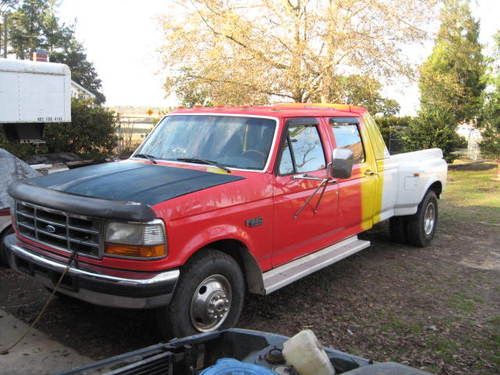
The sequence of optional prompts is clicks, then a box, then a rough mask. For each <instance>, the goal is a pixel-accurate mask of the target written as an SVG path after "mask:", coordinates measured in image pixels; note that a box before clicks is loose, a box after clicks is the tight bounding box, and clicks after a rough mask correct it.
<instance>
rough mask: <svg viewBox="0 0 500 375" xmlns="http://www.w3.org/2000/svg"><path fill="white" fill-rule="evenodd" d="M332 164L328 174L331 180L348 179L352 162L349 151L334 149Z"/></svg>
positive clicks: (351, 155)
mask: <svg viewBox="0 0 500 375" xmlns="http://www.w3.org/2000/svg"><path fill="white" fill-rule="evenodd" d="M332 161H333V162H332V164H331V165H330V168H329V172H330V176H331V177H333V178H349V177H351V174H352V164H353V162H354V158H353V154H352V151H351V150H348V149H346V148H336V149H334V150H333V153H332Z"/></svg>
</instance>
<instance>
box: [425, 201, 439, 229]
mask: <svg viewBox="0 0 500 375" xmlns="http://www.w3.org/2000/svg"><path fill="white" fill-rule="evenodd" d="M435 222H436V208H435V207H434V203H432V202H431V203H429V204H428V205H427V207H426V209H425V213H424V232H425V234H426V235H427V236H429V235H430V234H431V233H432V231H433V229H434V224H435Z"/></svg>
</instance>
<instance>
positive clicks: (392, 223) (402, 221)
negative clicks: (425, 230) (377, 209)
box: [389, 216, 408, 244]
mask: <svg viewBox="0 0 500 375" xmlns="http://www.w3.org/2000/svg"><path fill="white" fill-rule="evenodd" d="M407 231H408V220H407V218H406V217H404V216H393V217H391V218H390V219H389V235H390V237H391V241H393V242H396V243H400V244H405V243H408V235H407Z"/></svg>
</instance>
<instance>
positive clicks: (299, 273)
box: [262, 236, 370, 294]
mask: <svg viewBox="0 0 500 375" xmlns="http://www.w3.org/2000/svg"><path fill="white" fill-rule="evenodd" d="M368 246H370V241H363V240H360V239H358V236H353V237H350V238H348V239H346V240H344V241H341V242H338V243H336V244H334V245H332V246H329V247H327V248H324V249H323V250H320V251H317V252H315V253H312V254H310V255H306V256H304V257H302V258H299V259H296V260H294V261H292V262H290V263H287V264H284V265H282V266H279V267H277V268H274V269H272V270H270V271H267V272H264V274H263V275H262V277H263V281H264V290H265V294H270V293H272V292H274V291H276V290H278V289H280V288H283V287H284V286H286V285H288V284H291V283H293V282H294V281H297V280H299V279H301V278H303V277H305V276H307V275H310V274H311V273H313V272H316V271H318V270H320V269H322V268H324V267H327V266H329V265H331V264H333V263H336V262H338V261H340V260H342V259H344V258H347V257H348V256H349V255H352V254H354V253H357V252H358V251H361V250H363V249H366V248H367V247H368Z"/></svg>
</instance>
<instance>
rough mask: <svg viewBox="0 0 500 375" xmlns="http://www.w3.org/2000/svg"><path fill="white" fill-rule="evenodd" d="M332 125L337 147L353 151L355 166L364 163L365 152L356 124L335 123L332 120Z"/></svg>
mask: <svg viewBox="0 0 500 375" xmlns="http://www.w3.org/2000/svg"><path fill="white" fill-rule="evenodd" d="M330 125H332V129H333V135H334V136H335V144H336V147H338V148H347V149H349V150H351V151H352V154H353V157H354V164H359V163H362V162H364V161H365V151H364V149H363V142H362V140H361V135H360V134H359V129H358V126H357V125H356V124H348V123H340V122H335V119H330Z"/></svg>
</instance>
